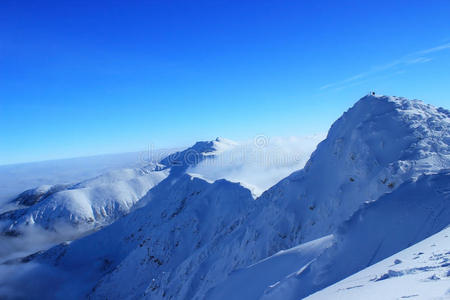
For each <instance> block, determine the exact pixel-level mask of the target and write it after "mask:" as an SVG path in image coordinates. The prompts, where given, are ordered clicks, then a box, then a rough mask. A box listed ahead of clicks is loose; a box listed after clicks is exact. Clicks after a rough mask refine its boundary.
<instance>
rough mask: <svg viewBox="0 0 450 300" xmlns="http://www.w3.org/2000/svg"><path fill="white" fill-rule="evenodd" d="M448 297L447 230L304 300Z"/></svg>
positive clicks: (449, 248)
mask: <svg viewBox="0 0 450 300" xmlns="http://www.w3.org/2000/svg"><path fill="white" fill-rule="evenodd" d="M449 298H450V228H446V229H444V230H442V231H441V232H439V233H436V234H435V235H433V236H431V237H429V238H427V239H425V240H423V241H421V242H419V243H417V244H415V245H413V246H411V247H409V248H408V249H405V250H403V251H401V252H399V253H396V254H394V255H392V256H391V257H389V258H386V259H384V260H383V261H381V262H379V263H376V264H374V265H372V266H370V267H368V268H366V269H364V270H362V271H360V272H358V273H356V274H354V275H352V276H350V277H348V278H346V279H344V280H342V281H340V282H338V283H336V284H334V285H332V286H329V287H327V288H325V289H323V290H321V291H319V292H317V293H315V294H313V295H311V296H309V297H307V298H306V299H308V300H323V299H336V300H360V299H367V300H378V299H386V300H394V299H449Z"/></svg>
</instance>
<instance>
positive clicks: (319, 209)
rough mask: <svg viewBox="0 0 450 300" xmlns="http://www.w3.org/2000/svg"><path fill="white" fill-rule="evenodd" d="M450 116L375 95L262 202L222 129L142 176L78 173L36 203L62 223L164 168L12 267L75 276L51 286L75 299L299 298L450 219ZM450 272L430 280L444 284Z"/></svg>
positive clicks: (397, 270) (395, 269)
mask: <svg viewBox="0 0 450 300" xmlns="http://www.w3.org/2000/svg"><path fill="white" fill-rule="evenodd" d="M449 121H450V113H449V112H448V111H446V110H444V109H440V108H435V107H433V106H430V105H426V104H423V103H422V102H420V101H415V100H414V101H409V100H407V99H404V98H400V97H388V96H367V97H364V98H362V99H361V100H360V101H358V102H357V103H356V104H355V105H354V106H353V107H352V108H351V109H349V110H348V111H347V112H346V113H344V115H343V116H342V117H341V118H340V119H339V120H337V121H336V122H335V123H334V124H333V126H332V127H331V129H330V131H329V133H328V135H327V138H326V139H325V140H324V141H323V142H321V143H320V144H319V145H318V146H317V149H316V150H315V151H314V153H313V154H312V156H311V158H310V159H309V161H308V162H307V163H306V165H305V168H304V169H302V170H297V171H295V172H294V173H292V174H291V175H289V176H287V177H286V178H284V179H282V180H281V181H280V182H279V183H277V184H275V185H274V186H273V187H271V188H269V189H268V190H266V191H265V192H263V193H262V195H261V196H260V197H258V198H256V199H254V196H255V190H253V191H250V190H249V189H247V188H246V187H245V186H251V185H253V186H254V187H256V188H255V189H263V188H264V184H262V181H261V180H259V179H257V178H256V179H255V180H254V181H252V178H253V177H252V176H249V175H248V174H245V173H246V172H243V173H241V174H239V175H238V176H236V177H234V178H233V176H234V172H235V170H236V168H235V166H232V167H231V169H230V170H231V171H230V170H227V169H226V168H225V170H221V169H220V168H215V167H214V164H217V163H218V162H220V159H222V158H226V157H227V155H229V154H232V153H236V151H240V150H239V149H240V147H242V144H240V143H234V142H231V141H227V140H222V139H217V140H215V141H210V142H198V143H196V144H195V145H194V146H193V147H191V148H189V149H186V150H184V151H180V152H176V153H174V154H173V155H170V156H168V157H167V158H165V159H163V160H161V161H160V162H159V164H157V165H156V167H155V168H154V169H151V170H149V172H148V174H144V175H142V176H137V177H135V175H134V174H133V173H132V172H131V173H129V171H127V172H125V173H124V174H122V175H121V176H119V179H124V180H116V179H115V178H117V176H116V175H115V174H114V173H112V174H109V175H107V176H105V177H104V178H97V179H94V181H92V182H84V183H80V184H78V185H76V189H75V191H76V192H77V193H82V195H81V194H80V195H78V194H77V195H76V197H75V198H77V199H82V200H80V202H78V203H77V202H74V201H71V204H70V205H71V206H68V205H69V204H66V203H60V202H51V201H48V200H47V199H50V198H51V199H53V198H55V195H57V194H61V193H63V194H64V192H67V193H68V192H69V191H66V190H64V191H62V192H58V193H55V194H52V196H49V197H48V198H46V199H44V200H40V201H39V202H38V203H37V204H35V205H33V206H31V207H30V208H33V207H43V206H45V205H49V203H53V204H52V205H53V206H51V207H52V209H49V210H48V211H52V212H53V211H54V212H55V214H54V215H53V214H49V216H51V218H50V219H53V218H54V217H55V216H56V217H57V216H58V213H57V212H60V211H62V210H64V212H65V213H64V216H65V218H67V216H68V215H69V216H71V217H70V218H69V220H79V219H77V217H76V216H77V215H78V212H80V214H82V215H84V216H89V217H92V216H94V220H97V219H96V214H95V213H96V206H95V205H92V204H93V203H92V201H90V200H89V199H92V197H93V195H94V196H95V197H94V198H97V197H104V198H102V199H103V200H102V201H101V202H100V204H101V205H100V206H98V207H97V208H98V209H99V210H98V211H97V213H98V214H101V211H102V210H101V208H106V207H112V208H114V210H113V211H106V215H107V216H109V215H113V212H116V210H115V209H116V208H117V206H116V205H115V204H116V202H114V201H112V202H109V199H110V197H117V195H121V191H122V190H123V187H121V184H125V185H126V186H133V188H132V190H133V191H135V190H136V186H140V185H139V184H137V183H136V178H141V177H145V176H148V175H151V174H154V173H158V172H165V174H166V175H165V176H166V177H165V178H162V180H161V181H160V182H159V183H157V184H155V185H154V186H153V187H152V188H150V189H149V190H148V192H147V193H146V194H145V195H144V196H142V198H141V199H139V201H137V202H133V201H134V200H133V201H131V202H132V203H135V204H133V205H128V204H129V203H130V202H127V201H123V202H121V203H123V204H124V207H126V208H127V209H128V211H127V213H126V214H125V215H124V216H121V217H118V219H116V220H115V221H114V222H113V223H112V224H111V225H109V226H106V227H104V228H102V229H100V230H98V231H95V232H93V233H92V234H89V235H87V236H85V237H82V238H79V239H77V240H74V241H73V242H71V243H64V244H60V245H58V246H55V247H53V248H51V249H49V250H47V251H45V252H42V253H38V254H36V255H33V256H30V257H27V258H24V259H21V260H16V261H14V262H10V264H12V263H14V264H15V266H16V267H17V270H18V272H19V270H22V269H21V268H20V266H25V268H27V267H28V266H30V265H29V264H32V265H33V266H34V269H33V270H34V271H33V272H23V273H21V274H20V276H19V277H20V278H19V277H14V276H11V277H14V278H18V279H16V280H14V283H11V284H13V285H14V284H17V283H20V282H26V281H27V280H30V278H31V277H30V276H32V278H39V279H42V280H43V281H45V280H46V276H45V272H46V270H48V268H51V269H52V274H55V273H56V274H58V273H61V278H64V276H67V277H68V278H71V280H64V281H63V282H60V283H59V284H58V287H57V288H55V289H54V290H52V293H53V294H54V295H57V296H58V295H59V296H61V295H67V291H71V293H70V296H71V297H73V298H75V299H76V298H82V297H86V296H87V297H91V298H100V299H102V298H108V299H122V298H127V299H170V298H172V299H212V300H215V299H231V298H233V299H287V300H288V299H301V298H303V297H306V296H308V295H311V294H313V293H315V292H317V291H320V290H321V289H323V288H326V287H327V286H330V285H332V284H334V283H336V282H338V281H340V280H342V279H345V278H346V277H348V276H351V275H352V274H354V273H356V272H359V271H361V270H363V269H365V268H367V267H368V266H370V265H373V264H376V263H377V262H380V261H382V260H383V259H385V258H387V257H389V256H391V255H394V254H395V253H398V252H399V251H402V250H403V249H405V248H407V247H409V246H411V245H413V244H416V243H418V242H420V241H421V240H423V239H426V238H427V237H429V236H430V235H433V234H436V233H438V232H440V231H441V230H443V229H444V228H445V227H446V226H447V225H448V224H449V220H450V209H449V208H450V206H449V205H450V201H449V196H450V190H449V186H450V171H449V170H448V169H450V157H449V154H450V152H449V143H450V138H449V133H448V132H449V131H448V129H449V124H450V122H449ZM255 145H257V146H259V145H261V143H255ZM264 145H265V143H264ZM268 149H270V146H269V147H268ZM302 151H303V150H302ZM211 162H212V163H213V167H212V169H210V171H208V170H209V169H208V163H211ZM225 165H227V164H225ZM214 168H215V169H214ZM287 169H288V168H286V169H284V170H283V171H282V172H285V171H287ZM248 170H249V169H248ZM253 170H254V172H257V173H261V174H264V169H261V168H259V169H258V168H255V169H253ZM236 172H237V173H239V172H241V170H239V169H237V171H236ZM267 174H270V176H269V177H272V178H276V176H272V175H273V174H272V173H271V172H269V171H268V172H267ZM286 175H287V173H286ZM283 176H285V175H283ZM225 177H226V179H221V178H225ZM255 177H258V176H256V175H255ZM237 182H239V183H237ZM135 184H136V185H135ZM116 188H117V190H115V189H116ZM86 191H89V192H86ZM94 191H97V192H94ZM84 193H86V194H84ZM256 194H257V192H256ZM120 197H121V196H120ZM89 201H90V203H89ZM75 203H76V206H72V205H75ZM110 205H111V206H110ZM119 207H120V206H119ZM130 207H131V208H132V209H130ZM33 209H34V208H33ZM69 211H70V212H71V213H72V212H77V213H76V214H74V215H70V214H67V213H66V212H69ZM119 211H120V210H119ZM81 212H82V213H81ZM36 217H37V218H35V216H34V215H33V222H36V220H39V214H38V215H36ZM106 219H108V218H106ZM113 219H114V218H113ZM28 220H30V219H28ZM84 220H85V221H86V220H88V219H84ZM30 221H31V220H30ZM111 222H112V221H111ZM94 223H95V222H94ZM83 224H90V223H89V222H84V223H83ZM438 254H440V252H439V253H438ZM395 259H398V260H399V261H400V262H399V261H397V263H396V264H395ZM395 259H393V260H391V264H393V265H394V266H392V267H390V268H391V269H392V272H389V270H382V272H380V273H377V276H380V278H381V277H382V276H383V274H388V275H386V276H387V279H385V280H380V281H377V282H383V281H386V282H388V281H390V280H397V279H399V280H400V279H401V278H403V277H405V278H406V276H397V275H400V274H403V273H405V272H404V269H401V267H402V266H405V265H406V263H407V261H408V257H406V256H403V255H402V256H399V257H395ZM21 262H22V263H21ZM40 270H42V271H40ZM10 271H11V270H8V272H10ZM402 272H403V273H402ZM0 273H1V270H0ZM8 274H9V273H8ZM39 274H44V275H43V276H42V277H40V276H39ZM442 274H443V273H442V272H441V271H439V272H438V273H436V274H430V276H428V277H427V278H430V279H429V280H430V281H433V282H434V281H439V280H435V279H436V278H437V277H439V278H441V279H440V280H443V279H442V278H443V277H442ZM433 275H436V277H433ZM51 276H54V275H51ZM386 276H385V277H386ZM0 277H1V274H0ZM391 277H392V278H391ZM52 278H53V277H52ZM378 284H380V283H378ZM357 289H358V288H356V287H355V289H354V290H355V291H356V290H357ZM21 292H23V293H24V294H25V295H27V294H28V295H29V294H33V293H35V292H36V290H33V288H30V290H27V291H21ZM0 296H1V295H0ZM57 296H55V297H57ZM402 296H408V295H407V294H405V295H402Z"/></svg>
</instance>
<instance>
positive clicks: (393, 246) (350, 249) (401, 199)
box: [262, 171, 450, 300]
mask: <svg viewBox="0 0 450 300" xmlns="http://www.w3.org/2000/svg"><path fill="white" fill-rule="evenodd" d="M449 223H450V171H443V172H442V173H440V174H435V175H423V176H421V177H420V178H419V179H418V180H417V181H407V182H405V183H404V184H403V185H402V186H400V187H399V188H398V189H397V190H396V191H394V192H392V193H390V194H386V195H385V196H383V197H381V198H380V199H379V200H377V201H375V202H372V203H369V204H366V205H365V206H364V207H363V208H361V209H360V210H358V211H357V212H356V213H355V214H354V215H353V216H352V218H351V219H350V220H348V221H346V222H345V223H344V224H343V225H342V226H341V227H340V228H339V230H338V231H337V234H336V242H335V244H334V245H333V246H332V247H329V248H328V249H326V250H325V251H324V252H323V253H322V254H320V255H319V256H318V257H317V258H316V260H315V261H314V262H312V263H311V264H309V265H308V266H307V267H306V268H304V269H303V270H302V271H301V272H299V274H297V275H296V276H294V277H290V278H286V279H284V280H281V281H280V283H279V284H278V285H277V286H275V287H274V288H272V289H270V290H267V291H266V295H265V297H262V299H286V300H289V299H302V298H304V297H305V296H308V295H310V294H311V293H313V292H315V291H318V290H320V289H322V288H325V287H327V286H329V285H331V284H333V283H335V282H337V281H339V280H341V279H343V278H345V277H347V276H350V275H351V274H354V273H356V272H358V271H360V270H362V269H364V268H365V267H367V266H370V265H372V264H375V263H377V262H378V261H380V260H382V259H384V258H386V257H388V256H390V255H393V254H395V253H397V252H399V251H401V250H403V249H405V248H407V247H409V246H411V245H413V244H415V243H417V242H419V241H421V240H423V239H425V238H427V237H429V236H431V235H433V234H435V233H437V232H439V231H441V230H442V229H444V228H445V227H447V226H448V225H449Z"/></svg>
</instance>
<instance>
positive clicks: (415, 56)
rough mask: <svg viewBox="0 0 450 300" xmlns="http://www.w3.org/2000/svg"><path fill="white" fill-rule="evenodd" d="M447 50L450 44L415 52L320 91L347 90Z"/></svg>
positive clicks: (424, 60) (426, 60)
mask: <svg viewBox="0 0 450 300" xmlns="http://www.w3.org/2000/svg"><path fill="white" fill-rule="evenodd" d="M447 49H450V43H447V44H443V45H440V46H437V47H433V48H429V49H424V50H421V51H417V52H413V53H410V54H407V55H405V56H403V57H402V58H399V59H397V60H394V61H392V62H390V63H387V64H384V65H380V66H374V67H372V68H370V69H369V71H366V72H362V73H359V74H356V75H354V76H351V77H349V78H347V79H344V80H341V81H337V82H333V83H329V84H325V85H323V86H321V87H320V89H321V90H326V89H330V88H337V89H339V90H340V89H344V88H347V87H349V86H353V85H354V83H355V82H357V81H360V80H362V79H366V78H369V77H371V76H373V75H376V74H379V73H381V72H383V71H387V70H391V69H393V68H395V67H406V66H410V65H414V64H422V63H427V62H429V61H431V60H432V58H430V57H425V56H423V55H425V54H431V53H435V52H439V51H443V50H447ZM350 84H351V85H350Z"/></svg>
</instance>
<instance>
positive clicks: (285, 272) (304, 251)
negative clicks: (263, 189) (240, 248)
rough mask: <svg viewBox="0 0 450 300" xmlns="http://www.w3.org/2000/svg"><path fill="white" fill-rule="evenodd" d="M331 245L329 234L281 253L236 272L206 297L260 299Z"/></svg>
mask: <svg viewBox="0 0 450 300" xmlns="http://www.w3.org/2000/svg"><path fill="white" fill-rule="evenodd" d="M331 245H333V236H332V235H329V236H326V237H323V238H320V239H317V240H314V241H311V242H308V243H304V244H301V245H299V246H296V247H293V248H291V249H288V250H282V251H280V252H278V253H276V254H274V255H272V256H270V257H268V258H265V259H263V260H262V261H260V262H257V263H256V264H253V265H250V266H248V267H246V268H243V269H239V270H237V271H234V272H233V273H231V274H230V276H229V278H228V279H227V280H226V281H225V282H223V283H221V284H218V285H217V286H216V287H215V288H213V289H212V290H211V291H210V292H209V293H208V294H207V295H206V298H207V299H217V300H219V299H224V300H225V299H260V298H261V297H262V296H263V295H264V292H265V290H266V289H268V288H273V287H275V286H276V285H278V284H279V283H280V279H282V278H286V277H290V276H295V274H296V273H297V272H300V271H301V269H299V266H307V265H308V264H309V263H311V262H312V261H313V260H314V259H315V258H316V257H318V256H319V255H320V254H321V253H322V252H323V251H324V250H325V249H326V248H328V247H330V246H331ZM250 283H251V284H250Z"/></svg>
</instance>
